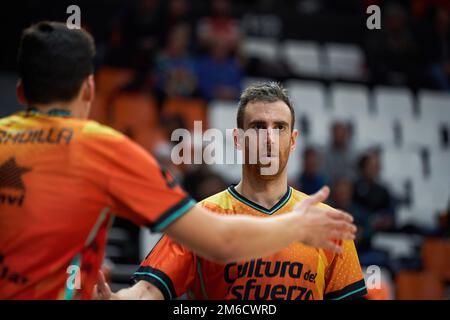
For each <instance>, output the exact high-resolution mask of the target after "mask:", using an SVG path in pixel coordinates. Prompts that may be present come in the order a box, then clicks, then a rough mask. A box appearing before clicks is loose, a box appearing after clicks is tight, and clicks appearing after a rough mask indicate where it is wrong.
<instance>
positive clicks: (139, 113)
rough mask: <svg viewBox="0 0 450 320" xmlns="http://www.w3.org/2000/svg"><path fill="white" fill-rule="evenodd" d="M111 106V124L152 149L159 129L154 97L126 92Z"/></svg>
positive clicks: (116, 98)
mask: <svg viewBox="0 0 450 320" xmlns="http://www.w3.org/2000/svg"><path fill="white" fill-rule="evenodd" d="M111 107H112V108H111V126H112V127H113V128H115V129H116V130H119V131H121V132H123V133H125V134H126V135H128V136H129V137H130V138H131V139H133V140H134V141H136V142H137V143H138V144H140V145H141V146H143V147H144V148H145V149H147V150H149V151H151V149H152V147H153V145H154V143H155V142H156V141H154V139H153V137H154V136H156V132H157V131H158V111H157V106H156V102H155V100H154V99H153V97H151V96H149V95H147V94H142V93H129V92H126V93H125V92H124V93H121V94H119V95H117V96H116V97H115V98H114V100H113V101H112V105H111Z"/></svg>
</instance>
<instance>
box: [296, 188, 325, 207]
mask: <svg viewBox="0 0 450 320" xmlns="http://www.w3.org/2000/svg"><path fill="white" fill-rule="evenodd" d="M329 194H330V188H328V187H327V186H324V187H322V188H321V189H320V190H319V191H317V192H316V193H314V194H313V195H311V196H310V197H308V198H307V199H305V200H303V201H301V202H300V203H299V204H298V205H297V206H296V207H297V208H299V209H300V208H306V207H309V206H311V205H314V204H316V203H319V202H323V201H325V200H326V199H327V198H328V196H329Z"/></svg>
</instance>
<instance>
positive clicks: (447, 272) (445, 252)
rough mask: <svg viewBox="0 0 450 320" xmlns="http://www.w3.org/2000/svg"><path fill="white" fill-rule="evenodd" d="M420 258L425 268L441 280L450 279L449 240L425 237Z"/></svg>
mask: <svg viewBox="0 0 450 320" xmlns="http://www.w3.org/2000/svg"><path fill="white" fill-rule="evenodd" d="M422 260H423V264H424V267H425V270H427V271H429V272H432V273H433V274H435V275H436V276H438V277H440V278H441V279H442V280H445V281H450V241H449V240H444V239H427V240H425V242H424V244H423V247H422Z"/></svg>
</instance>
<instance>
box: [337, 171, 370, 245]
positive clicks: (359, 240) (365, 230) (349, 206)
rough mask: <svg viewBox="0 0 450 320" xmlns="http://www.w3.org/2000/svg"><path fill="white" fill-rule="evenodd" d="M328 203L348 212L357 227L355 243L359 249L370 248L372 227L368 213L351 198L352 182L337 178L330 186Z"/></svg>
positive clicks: (345, 178) (344, 178) (347, 179)
mask: <svg viewBox="0 0 450 320" xmlns="http://www.w3.org/2000/svg"><path fill="white" fill-rule="evenodd" d="M330 205H331V206H332V207H334V208H336V209H341V210H344V211H346V212H348V213H350V214H351V215H352V216H353V218H354V221H355V224H356V226H357V227H358V232H357V234H356V239H355V245H356V247H357V248H358V250H360V251H365V250H368V249H369V248H370V241H371V238H372V235H373V234H372V229H371V227H370V221H369V214H368V213H367V212H366V211H365V210H364V208H362V207H361V206H360V205H359V204H357V203H356V202H355V201H354V200H353V183H352V181H351V180H350V179H349V178H347V177H341V178H337V179H336V181H335V182H334V184H333V187H332V188H331V203H330Z"/></svg>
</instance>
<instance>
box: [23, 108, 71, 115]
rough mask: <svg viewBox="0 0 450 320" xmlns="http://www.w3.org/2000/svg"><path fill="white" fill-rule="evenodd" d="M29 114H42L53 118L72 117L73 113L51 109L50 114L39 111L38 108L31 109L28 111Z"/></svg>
mask: <svg viewBox="0 0 450 320" xmlns="http://www.w3.org/2000/svg"><path fill="white" fill-rule="evenodd" d="M26 112H27V113H29V114H42V115H46V116H51V117H71V116H72V112H70V111H69V110H65V109H51V110H49V111H48V112H42V111H39V110H38V109H37V108H34V107H31V108H30V109H28V110H27V111H26Z"/></svg>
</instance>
